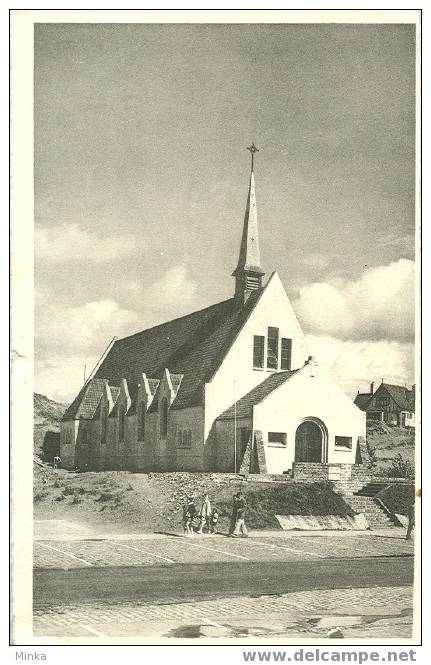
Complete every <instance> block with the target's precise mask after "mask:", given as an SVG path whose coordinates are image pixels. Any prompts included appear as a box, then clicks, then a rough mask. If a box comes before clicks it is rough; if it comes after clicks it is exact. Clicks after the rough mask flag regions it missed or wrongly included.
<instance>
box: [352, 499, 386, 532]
mask: <svg viewBox="0 0 431 665" xmlns="http://www.w3.org/2000/svg"><path fill="white" fill-rule="evenodd" d="M346 501H347V502H348V503H349V504H350V506H351V507H352V508H353V510H354V511H355V512H356V513H363V514H364V515H365V518H366V520H367V522H368V524H369V526H370V527H371V528H373V527H380V526H385V527H387V526H394V521H393V519H392V518H391V516H390V515H388V514H387V513H386V511H385V510H384V509H383V507H382V506H380V504H379V503H378V502H377V501H376V500H375V499H374V498H373V497H372V496H367V495H360V494H353V495H352V496H349V497H346Z"/></svg>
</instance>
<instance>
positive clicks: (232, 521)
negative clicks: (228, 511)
mask: <svg viewBox="0 0 431 665" xmlns="http://www.w3.org/2000/svg"><path fill="white" fill-rule="evenodd" d="M238 496H239V492H237V494H234V495H233V499H232V515H231V518H230V523H229V536H231V535H232V534H233V532H234V529H235V524H236V506H237V502H238Z"/></svg>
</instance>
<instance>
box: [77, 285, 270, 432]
mask: <svg viewBox="0 0 431 665" xmlns="http://www.w3.org/2000/svg"><path fill="white" fill-rule="evenodd" d="M265 288H266V287H264V288H262V289H259V290H258V291H254V292H253V293H252V294H251V295H250V297H249V298H248V300H247V302H246V303H245V305H243V306H242V307H238V304H237V303H236V302H235V299H234V298H230V299H229V300H224V301H223V302H220V303H217V304H216V305H212V306H211V307H206V308H205V309H202V310H199V311H198V312H193V313H192V314H188V315H187V316H182V317H180V318H178V319H174V320H173V321H168V322H167V323H162V324H161V325H158V326H154V327H153V328H149V329H148V330H143V331H142V332H139V333H136V334H134V335H130V336H129V337H124V338H123V339H119V340H116V341H115V342H114V344H113V345H112V347H111V349H110V350H109V352H108V354H107V356H106V357H105V358H104V360H103V362H102V364H101V365H100V367H99V368H98V370H97V372H96V374H95V378H94V379H92V380H91V381H90V382H89V384H88V389H87V390H88V391H90V393H91V395H94V397H93V401H94V400H96V396H97V395H98V399H100V396H101V394H102V390H103V385H104V384H105V383H107V382H109V384H110V385H113V386H119V385H120V383H121V380H122V379H123V378H124V379H126V380H127V384H128V389H129V393H130V396H131V398H132V404H133V402H134V399H133V397H134V395H135V393H136V390H137V385H138V383H139V382H140V380H141V376H142V373H143V372H145V373H146V375H147V377H151V378H152V379H153V381H152V383H151V389H152V390H153V389H155V388H157V381H155V380H156V379H160V378H161V376H162V374H163V371H164V369H165V367H167V368H168V369H169V372H170V373H171V374H182V375H184V376H183V378H182V380H181V383H180V387H179V389H178V393H177V396H176V398H175V400H174V402H173V404H172V408H174V409H180V408H184V407H187V406H196V405H200V404H202V400H203V386H204V384H205V383H206V382H207V381H210V380H211V378H212V376H213V375H214V373H215V371H216V370H217V369H218V367H219V365H220V363H221V362H222V360H223V358H224V357H225V355H226V353H227V351H228V350H229V348H230V347H231V345H232V344H233V342H234V340H235V339H236V337H237V335H238V333H239V332H240V330H241V328H242V326H243V325H244V323H245V322H246V320H247V319H248V317H249V315H250V314H251V312H252V310H253V309H254V307H255V305H256V304H257V302H258V300H259V299H260V297H261V295H262V293H263V291H264V290H265ZM90 387H91V388H90ZM82 400H84V402H85V403H87V402H88V401H91V400H90V395H87V392H86V390H85V389H82V390H81V392H80V393H79V394H78V396H77V397H76V398H75V400H74V402H73V403H72V404H71V406H70V407H69V408H68V409H67V411H66V413H65V415H64V420H71V419H74V418H79V417H84V418H91V417H92V415H93V413H94V411H93V412H92V413H91V408H86V409H83V408H82V404H81V401H82ZM96 407H97V403H96V405H95V406H94V410H95V409H96ZM84 413H85V415H84ZM90 414H91V415H90Z"/></svg>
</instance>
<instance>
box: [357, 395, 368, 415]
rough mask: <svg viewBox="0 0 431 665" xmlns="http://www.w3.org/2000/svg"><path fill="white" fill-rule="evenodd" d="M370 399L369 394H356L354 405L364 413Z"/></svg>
mask: <svg viewBox="0 0 431 665" xmlns="http://www.w3.org/2000/svg"><path fill="white" fill-rule="evenodd" d="M371 398H372V394H371V393H358V394H357V395H356V397H355V404H356V406H357V407H359V408H360V409H362V410H363V411H364V410H365V408H366V406H367V403H368V402H369V401H370V399H371Z"/></svg>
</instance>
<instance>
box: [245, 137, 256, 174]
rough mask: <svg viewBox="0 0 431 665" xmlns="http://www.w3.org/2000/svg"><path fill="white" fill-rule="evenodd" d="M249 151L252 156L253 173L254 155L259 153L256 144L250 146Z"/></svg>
mask: <svg viewBox="0 0 431 665" xmlns="http://www.w3.org/2000/svg"><path fill="white" fill-rule="evenodd" d="M247 150H250V155H251V170H252V171H253V163H254V155H255V153H256V152H259V149H258V148H256V146H255V145H254V143H252V144H251V145H250V146H248V148H247Z"/></svg>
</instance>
